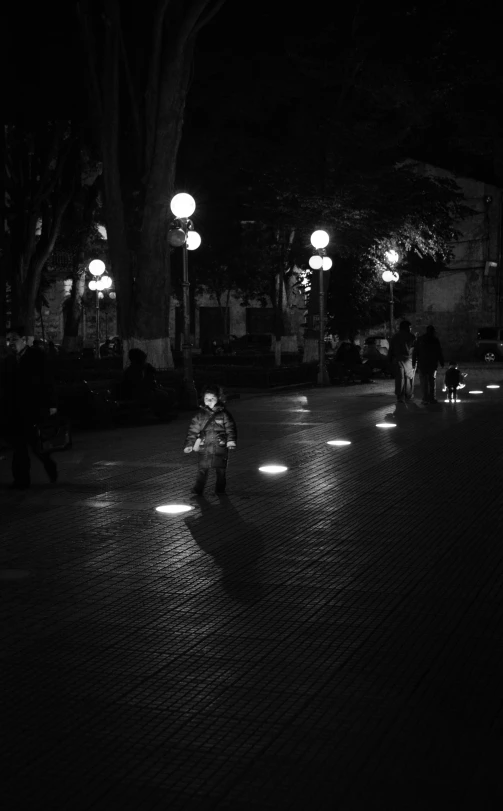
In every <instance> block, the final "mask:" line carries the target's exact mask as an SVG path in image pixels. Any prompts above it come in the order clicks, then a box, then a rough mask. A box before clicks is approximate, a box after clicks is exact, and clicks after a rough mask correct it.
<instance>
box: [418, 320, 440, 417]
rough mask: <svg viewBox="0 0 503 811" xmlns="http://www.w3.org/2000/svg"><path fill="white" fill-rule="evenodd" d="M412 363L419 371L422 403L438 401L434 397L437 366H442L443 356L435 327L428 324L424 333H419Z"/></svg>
mask: <svg viewBox="0 0 503 811" xmlns="http://www.w3.org/2000/svg"><path fill="white" fill-rule="evenodd" d="M412 364H413V365H414V366H415V365H416V364H417V368H418V371H419V381H420V383H421V393H422V395H423V399H422V400H421V402H422V404H423V405H428V404H430V403H438V400H437V398H436V388H437V368H438V365H439V364H440V366H441V367H442V369H443V368H444V356H443V353H442V347H441V346H440V341H439V340H438V338H437V336H436V334H435V327H434V326H432V325H431V324H430V326H428V327H426V332H425V334H424V335H420V336H419V338H418V339H417V341H416V345H415V347H414V352H413V354H412Z"/></svg>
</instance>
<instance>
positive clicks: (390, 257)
mask: <svg viewBox="0 0 503 811" xmlns="http://www.w3.org/2000/svg"><path fill="white" fill-rule="evenodd" d="M384 256H385V258H386V263H387V264H388V266H389V267H388V269H387V270H384V271H383V272H382V280H383V282H386V283H388V284H389V328H390V337H391V336H392V335H393V334H394V332H395V313H394V307H395V300H394V298H393V285H394V284H395V283H396V282H397V281H398V280H399V278H400V274H399V273H398V272H397V271H396V270H393V268H394V267H395V265H396V263H397V262H398V260H399V259H400V255H399V253H398V251H395V250H394V249H391V250H389V251H386V253H385V254H384Z"/></svg>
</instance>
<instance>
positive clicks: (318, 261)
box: [309, 256, 323, 270]
mask: <svg viewBox="0 0 503 811" xmlns="http://www.w3.org/2000/svg"><path fill="white" fill-rule="evenodd" d="M322 265H323V260H322V258H321V256H311V257H310V259H309V267H310V268H312V269H313V270H319V269H320V268H321V267H322Z"/></svg>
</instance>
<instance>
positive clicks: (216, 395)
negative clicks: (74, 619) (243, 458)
mask: <svg viewBox="0 0 503 811" xmlns="http://www.w3.org/2000/svg"><path fill="white" fill-rule="evenodd" d="M221 398H222V391H221V389H220V387H219V386H206V388H205V389H204V390H203V402H204V405H202V406H200V407H199V410H198V412H197V414H195V415H194V417H193V418H192V421H191V423H190V426H189V430H188V433H187V438H186V440H185V448H184V453H191V451H193V450H194V451H197V452H198V453H199V459H198V462H199V465H198V471H197V476H196V483H195V485H194V487H193V488H192V493H193V494H194V495H196V496H201V495H202V493H203V490H204V486H205V484H206V480H207V478H208V473H209V471H210V469H211V468H214V469H215V474H216V478H217V480H216V486H215V493H216V494H217V495H223V494H224V493H225V484H226V476H225V473H226V468H227V457H228V455H229V451H230V450H235V448H236V423H235V422H234V419H233V417H232V415H231V414H230V413H229V412H228V411H227V409H226V408H225V406H224V404H223V402H222V400H221Z"/></svg>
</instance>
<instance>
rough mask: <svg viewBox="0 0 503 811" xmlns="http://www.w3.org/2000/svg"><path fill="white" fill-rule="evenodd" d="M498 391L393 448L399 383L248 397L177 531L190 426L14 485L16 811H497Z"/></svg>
mask: <svg viewBox="0 0 503 811" xmlns="http://www.w3.org/2000/svg"><path fill="white" fill-rule="evenodd" d="M479 383H480V385H481V386H483V385H484V384H483V381H479ZM500 383H501V384H502V388H501V389H499V390H488V389H486V388H485V386H484V388H483V391H484V394H482V395H469V394H465V397H464V398H463V401H462V402H460V403H458V404H456V405H448V404H440V405H439V406H433V407H429V408H423V407H421V406H415V407H411V408H410V409H409V408H403V410H402V411H400V412H399V414H398V418H397V419H396V423H397V424H396V427H394V428H389V429H380V428H377V427H376V423H379V422H381V421H386V420H387V421H388V422H390V421H392V420H393V412H394V405H393V397H392V395H391V388H392V386H391V383H389V382H384V383H378V384H375V385H373V386H353V387H348V388H345V389H338V388H329V389H326V390H317V389H310V390H305V391H297V392H290V393H283V394H278V395H275V396H267V397H257V398H252V399H243V400H241V401H233V402H232V403H231V404H230V407H231V409H232V411H233V413H234V414H235V417H236V419H237V421H238V425H239V451H238V452H237V453H236V454H235V455H234V456H232V458H231V462H230V470H229V494H228V498H225V499H220V500H218V499H217V498H216V497H215V496H214V495H213V494H212V492H211V490H210V492H209V493H208V497H207V499H206V500H203V501H200V502H199V503H198V504H197V505H196V507H195V509H193V510H192V511H191V512H190V513H187V514H185V515H183V516H178V517H170V516H166V515H162V514H159V513H158V512H155V510H154V508H155V506H157V505H159V504H163V503H172V502H178V503H188V499H187V494H188V492H189V489H190V486H191V484H192V480H193V476H194V463H195V459H194V458H193V456H189V457H186V456H184V455H183V454H182V453H181V448H182V442H183V437H184V430H185V427H186V420H185V419H184V418H183V417H181V418H180V419H178V420H177V421H176V422H174V423H171V424H169V425H166V426H148V427H144V428H133V429H125V430H116V431H112V432H103V433H99V432H95V433H82V434H78V435H77V436H76V438H75V444H74V448H73V450H72V451H70V452H65V453H63V454H60V455H59V461H60V468H61V477H60V481H59V483H58V485H57V486H50V485H48V484H46V483H45V482H44V481H43V475H42V472H41V471H38V470H35V473H34V486H33V488H32V490H31V491H29V492H28V493H17V492H14V493H13V492H8V491H7V490H6V489H5V488H4V487H2V488H1V489H0V510H1V517H0V520H1V525H2V531H1V538H2V540H1V545H0V555H1V557H0V569H1V570H2V571H1V574H0V578H1V582H0V591H1V593H2V626H1V634H2V645H1V651H0V667H1V687H2V697H3V698H4V702H3V705H4V708H3V710H2V713H1V728H2V733H3V735H2V738H3V748H2V753H1V762H2V767H3V768H2V771H3V779H2V790H1V794H2V799H3V802H2V806H3V808H5V809H9V811H10V809H25V808H29V809H30V811H37V809H39V808H40V809H42V808H44V809H51V811H59V809H65V811H66V809H67V810H68V811H83V810H84V809H86V810H87V809H100V811H101V809H104V810H105V811H115V809H118V810H119V809H120V811H129V810H131V811H154V809H156V811H157V809H159V811H178V809H183V811H185V809H188V811H192V809H197V810H198V811H199V809H201V810H202V811H204V810H205V809H208V811H209V809H212V810H214V811H224V809H226V810H227V811H252V809H253V811H255V810H256V811H258V810H259V809H275V811H277V810H278V809H279V810H280V811H282V810H283V809H308V810H309V811H311V809H314V811H317V810H318V809H321V810H322V811H325V809H326V810H327V811H332V810H333V809H335V810H336V811H339V810H340V811H352V809H364V810H365V811H367V809H382V808H385V809H400V810H402V809H406V810H407V811H408V809H421V811H423V809H425V808H429V809H431V808H433V809H437V808H438V809H440V808H441V809H446V808H447V809H458V808H473V809H477V811H479V809H499V808H501V807H502V803H503V769H502V764H503V745H502V743H503V742H502V730H503V701H502V695H503V691H502V683H503V678H502V664H503V592H502V585H503V547H502V537H503V534H502V529H503V526H502V525H503V516H502V510H501V504H502V492H503V444H502V443H503V381H500ZM333 439H348V440H350V441H351V443H352V444H351V445H348V446H346V447H337V446H335V447H334V446H330V445H327V441H328V440H333ZM267 462H269V463H282V464H284V465H286V466H287V467H288V471H287V472H286V473H284V474H281V475H278V476H276V477H271V476H267V475H265V474H263V473H260V472H259V470H258V467H259V466H260V465H261V464H263V463H267ZM8 479H9V476H8V459H6V460H4V461H0V480H1V482H3V483H6V482H7V481H8ZM6 799H7V803H6V802H5V800H6Z"/></svg>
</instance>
